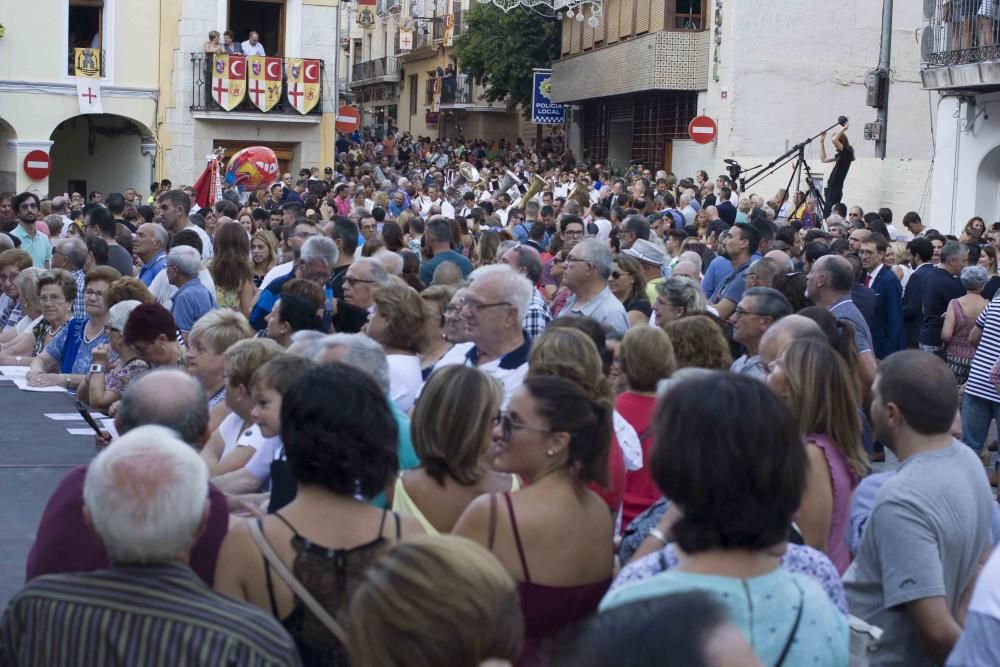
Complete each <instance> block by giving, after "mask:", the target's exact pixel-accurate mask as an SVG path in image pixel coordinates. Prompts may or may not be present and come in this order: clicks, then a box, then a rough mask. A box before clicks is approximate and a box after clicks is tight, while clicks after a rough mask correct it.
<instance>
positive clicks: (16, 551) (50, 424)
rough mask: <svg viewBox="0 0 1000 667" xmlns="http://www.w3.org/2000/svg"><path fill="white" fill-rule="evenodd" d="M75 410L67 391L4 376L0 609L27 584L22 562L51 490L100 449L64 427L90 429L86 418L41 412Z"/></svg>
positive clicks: (0, 386) (0, 397) (0, 401)
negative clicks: (30, 386)
mask: <svg viewBox="0 0 1000 667" xmlns="http://www.w3.org/2000/svg"><path fill="white" fill-rule="evenodd" d="M75 411H76V408H75V407H74V404H73V400H72V398H71V397H70V396H69V394H67V393H58V394H57V393H39V392H26V391H20V390H19V389H17V387H15V386H14V385H13V384H12V383H10V382H9V381H5V380H2V378H0V420H2V424H3V426H2V429H0V609H2V608H5V607H6V606H7V601H8V600H9V599H10V597H11V596H12V595H14V594H15V593H16V592H17V591H19V590H20V589H21V586H22V585H23V584H24V562H25V559H26V558H27V555H28V551H29V550H30V549H31V545H32V543H33V542H34V540H35V529H36V528H37V527H38V520H39V518H41V516H42V510H43V509H45V502H46V501H47V500H48V498H49V496H50V495H51V494H52V491H53V489H55V487H56V485H57V484H58V483H59V480H61V479H62V478H63V476H64V475H65V474H66V473H67V472H69V470H70V469H72V468H74V467H76V466H78V465H80V464H82V463H87V462H89V461H90V460H91V459H92V458H93V457H94V454H95V453H96V452H95V450H94V439H93V437H90V436H82V435H70V434H69V433H68V432H67V431H66V429H67V428H83V427H86V426H87V424H86V422H84V421H83V419H79V420H77V421H54V420H52V419H49V418H47V417H45V416H43V415H44V413H46V412H63V413H66V412H75Z"/></svg>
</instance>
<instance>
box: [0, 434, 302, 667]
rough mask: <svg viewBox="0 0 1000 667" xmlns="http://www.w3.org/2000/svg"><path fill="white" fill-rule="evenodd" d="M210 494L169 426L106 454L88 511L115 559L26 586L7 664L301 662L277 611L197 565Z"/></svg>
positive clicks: (6, 634)
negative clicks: (234, 593) (242, 596)
mask: <svg viewBox="0 0 1000 667" xmlns="http://www.w3.org/2000/svg"><path fill="white" fill-rule="evenodd" d="M207 497H208V468H207V467H206V465H205V462H204V461H202V460H201V457H199V456H198V454H197V452H195V451H194V450H193V449H192V448H191V447H190V446H189V445H187V444H185V443H184V442H182V441H181V440H180V439H179V438H178V437H177V436H176V435H175V434H174V432H173V431H171V430H169V429H166V428H163V427H161V426H143V427H140V428H137V429H135V430H133V431H131V432H130V433H128V434H126V435H124V436H122V437H121V438H119V439H118V440H116V441H115V443H114V444H113V445H112V446H110V447H108V448H107V449H105V450H104V451H102V452H101V453H100V454H98V455H97V457H96V458H95V459H94V460H93V462H91V464H90V466H89V467H88V469H87V474H86V480H85V482H84V486H83V501H84V508H83V512H84V516H85V520H86V522H87V525H88V526H90V527H91V529H92V530H93V531H94V532H95V533H96V534H97V536H98V537H99V539H100V541H101V542H102V543H103V545H104V547H105V549H106V550H107V554H108V558H109V560H110V562H111V565H110V567H109V568H107V569H104V570H98V571H96V572H87V573H80V574H61V575H53V576H45V577H40V578H38V579H35V580H33V581H31V582H30V583H28V584H27V585H26V586H25V588H24V589H23V590H22V591H21V592H20V593H18V594H17V595H16V596H14V598H13V599H12V600H11V602H10V604H9V605H8V607H7V611H6V613H4V615H3V621H2V623H0V662H2V663H3V664H11V665H19V664H51V665H79V666H83V667H87V666H89V665H95V666H96V665H106V664H108V662H109V660H111V658H109V656H120V658H121V659H122V660H125V661H126V662H128V663H129V664H135V665H146V664H159V663H169V664H171V665H205V666H206V667H208V666H209V665H227V664H240V665H249V664H274V665H298V664H299V658H298V654H297V652H296V649H295V643H294V641H293V640H292V639H291V637H290V636H289V635H288V633H287V632H286V631H285V630H284V628H282V627H281V625H280V623H279V622H278V621H277V620H276V619H275V618H274V617H273V616H271V614H269V613H267V612H265V611H263V610H261V609H258V608H257V607H254V606H252V605H248V604H245V603H242V602H237V601H236V600H233V599H231V598H228V597H226V596H224V595H221V594H219V593H216V592H215V591H213V590H212V589H211V588H209V587H208V586H207V585H206V584H205V583H204V582H203V581H202V580H201V579H199V578H198V576H197V575H196V574H195V573H194V572H193V571H192V570H191V568H190V567H189V566H188V563H189V560H190V554H191V549H192V546H193V545H194V543H195V541H196V540H197V539H198V536H199V535H200V534H201V533H202V532H203V531H204V530H205V526H206V524H207V522H208V520H209V514H210V510H209V503H208V498H207ZM42 656H44V658H43V657H42ZM124 656H128V658H127V659H126V658H124ZM111 661H112V662H114V660H111Z"/></svg>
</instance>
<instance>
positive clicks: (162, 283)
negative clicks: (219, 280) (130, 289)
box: [149, 269, 215, 310]
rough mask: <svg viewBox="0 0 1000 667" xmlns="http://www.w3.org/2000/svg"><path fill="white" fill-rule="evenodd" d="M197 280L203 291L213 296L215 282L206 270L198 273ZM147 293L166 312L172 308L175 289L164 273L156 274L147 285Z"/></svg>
mask: <svg viewBox="0 0 1000 667" xmlns="http://www.w3.org/2000/svg"><path fill="white" fill-rule="evenodd" d="M198 280H200V281H201V284H202V285H204V286H205V289H207V290H208V291H209V292H211V293H212V294H215V281H214V280H212V274H211V273H209V272H208V269H202V270H201V271H200V272H199V273H198ZM149 291H150V293H152V295H153V296H154V297H156V300H157V301H158V302H159V304H160V305H161V306H163V307H164V308H166V309H167V310H170V309H171V308H173V307H174V294H177V288H176V287H174V286H173V285H171V284H170V281H169V280H167V272H166V271H160V272H159V273H157V274H156V277H155V278H153V282H152V283H150V285H149Z"/></svg>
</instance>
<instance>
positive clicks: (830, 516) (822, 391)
mask: <svg viewBox="0 0 1000 667" xmlns="http://www.w3.org/2000/svg"><path fill="white" fill-rule="evenodd" d="M767 383H768V384H769V385H770V386H771V388H772V389H773V390H774V391H775V392H776V393H777V394H778V395H779V396H781V397H782V398H783V399H784V400H785V402H786V403H787V404H788V406H789V408H791V411H792V414H794V415H796V416H797V417H798V421H799V432H800V433H802V435H803V437H804V438H805V442H806V453H807V454H808V457H809V472H808V476H807V478H806V489H805V494H804V495H803V496H802V504H801V505H800V506H799V512H798V515H797V516H796V522H797V524H798V527H799V530H800V532H801V533H802V538H803V539H804V540H805V543H806V544H807V545H809V546H811V547H813V548H815V549H819V550H820V551H823V552H825V553H826V554H827V555H828V556H829V557H830V560H831V561H833V564H834V565H835V566H836V568H837V571H838V572H839V573H840V574H843V573H844V571H845V570H847V566H848V565H850V563H851V555H850V552H849V551H848V548H847V543H846V542H845V541H844V535H845V533H846V531H847V526H848V523H849V518H850V516H849V515H850V507H851V494H852V493H853V492H854V488H855V487H856V486H857V485H858V482H859V481H860V479H861V478H862V477H864V476H865V475H866V474H868V457H867V455H866V454H865V451H864V449H863V448H862V446H861V422H860V417H859V416H858V415H859V414H860V411H859V399H858V391H857V388H856V383H855V382H854V380H853V379H852V377H851V375H850V373H849V372H848V370H847V366H846V364H845V363H844V361H843V360H842V359H841V358H840V355H839V354H837V352H836V351H835V350H834V349H833V348H832V347H830V345H829V344H827V343H826V342H823V341H817V340H799V341H795V342H793V343H791V344H789V345H788V347H786V348H785V349H784V351H783V352H782V353H781V355H780V356H779V357H778V359H777V360H776V361H774V362H773V363H771V364H770V366H769V368H768V376H767Z"/></svg>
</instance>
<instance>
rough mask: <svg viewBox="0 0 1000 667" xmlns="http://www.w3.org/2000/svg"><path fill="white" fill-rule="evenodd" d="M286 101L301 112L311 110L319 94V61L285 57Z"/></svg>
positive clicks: (305, 112)
mask: <svg viewBox="0 0 1000 667" xmlns="http://www.w3.org/2000/svg"><path fill="white" fill-rule="evenodd" d="M286 62H287V68H288V70H287V74H288V101H289V103H290V104H291V105H292V106H293V107H294V108H295V110H296V111H298V112H299V113H301V114H307V113H309V112H310V111H312V110H313V108H314V107H315V106H316V103H317V102H319V96H320V67H321V65H320V62H319V61H318V60H306V59H302V58H287V59H286Z"/></svg>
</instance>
